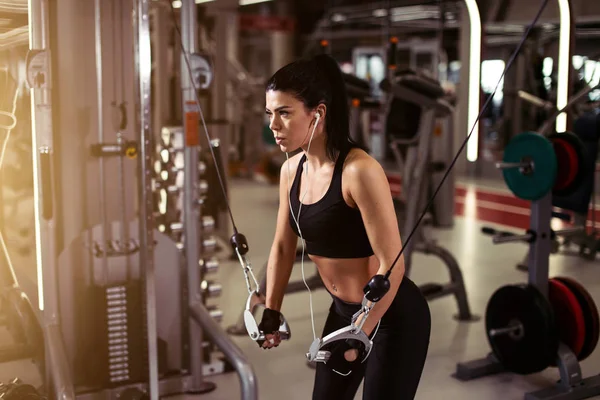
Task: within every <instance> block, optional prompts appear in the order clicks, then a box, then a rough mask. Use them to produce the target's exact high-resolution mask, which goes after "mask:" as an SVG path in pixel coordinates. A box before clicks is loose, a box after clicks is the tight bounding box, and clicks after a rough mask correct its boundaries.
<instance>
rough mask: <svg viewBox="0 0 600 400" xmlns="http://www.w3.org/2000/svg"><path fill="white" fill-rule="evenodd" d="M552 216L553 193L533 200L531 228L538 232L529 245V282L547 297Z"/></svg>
mask: <svg viewBox="0 0 600 400" xmlns="http://www.w3.org/2000/svg"><path fill="white" fill-rule="evenodd" d="M551 218H552V193H549V194H547V195H546V196H544V197H543V198H541V199H539V200H537V201H534V202H532V204H531V217H530V225H529V228H530V229H531V230H532V231H533V232H535V233H536V238H535V240H534V241H533V242H532V243H531V244H530V245H529V263H528V264H529V269H528V273H529V283H530V284H531V285H534V286H535V287H537V288H538V289H539V291H540V292H541V293H542V294H543V295H544V297H546V298H548V274H549V264H550V250H551V247H552V237H551V230H550V219H551ZM532 266H534V267H532Z"/></svg>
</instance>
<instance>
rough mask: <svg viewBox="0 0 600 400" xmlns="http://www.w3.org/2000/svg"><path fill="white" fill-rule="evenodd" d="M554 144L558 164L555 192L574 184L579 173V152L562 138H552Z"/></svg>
mask: <svg viewBox="0 0 600 400" xmlns="http://www.w3.org/2000/svg"><path fill="white" fill-rule="evenodd" d="M552 144H553V145H554V152H555V153H556V161H557V163H558V169H557V171H556V172H557V174H556V183H555V184H554V190H562V189H564V188H566V187H567V186H569V185H571V184H572V183H573V181H574V180H575V177H576V176H577V172H578V171H579V164H578V161H577V152H576V151H575V149H574V148H573V146H572V145H571V144H570V143H569V142H567V141H566V140H564V139H562V138H558V137H554V138H552Z"/></svg>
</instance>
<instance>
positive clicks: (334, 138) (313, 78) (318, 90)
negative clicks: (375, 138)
mask: <svg viewBox="0 0 600 400" xmlns="http://www.w3.org/2000/svg"><path fill="white" fill-rule="evenodd" d="M269 90H279V91H282V92H287V93H290V94H292V95H293V96H294V97H296V98H297V99H298V100H300V101H301V102H302V103H304V106H305V107H306V108H309V109H313V108H316V107H317V106H318V105H319V104H325V106H326V107H327V112H326V115H325V127H326V132H327V137H326V139H325V148H326V152H327V156H328V157H329V158H330V159H331V160H335V157H336V152H337V151H340V152H342V151H347V150H350V149H351V148H352V147H359V148H362V146H360V145H359V144H358V143H356V142H355V141H354V140H353V139H352V138H351V137H350V113H349V110H348V101H349V98H348V94H347V91H346V83H345V82H344V76H343V74H342V71H341V69H340V67H339V65H338V63H337V62H336V61H335V60H334V59H333V58H332V57H330V56H328V55H326V54H319V55H317V56H315V57H313V58H310V59H300V60H297V61H294V62H292V63H290V64H288V65H286V66H284V67H282V68H281V69H279V70H278V71H277V72H275V74H274V75H273V76H272V77H271V79H269V81H268V82H267V85H266V91H269Z"/></svg>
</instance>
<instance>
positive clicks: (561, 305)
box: [548, 279, 585, 355]
mask: <svg viewBox="0 0 600 400" xmlns="http://www.w3.org/2000/svg"><path fill="white" fill-rule="evenodd" d="M548 299H549V300H550V304H551V305H552V310H553V311H554V315H555V317H556V327H557V329H558V334H559V338H560V340H561V341H562V342H563V343H564V344H566V345H567V346H569V348H570V349H571V351H572V352H573V353H574V354H575V355H577V354H579V353H580V352H581V349H582V348H583V343H584V342H585V319H584V318H583V310H582V309H581V306H580V305H579V301H577V297H575V295H574V294H573V292H571V290H570V289H569V288H568V287H567V286H566V285H565V284H564V283H562V282H560V281H558V280H555V279H550V280H549V281H548Z"/></svg>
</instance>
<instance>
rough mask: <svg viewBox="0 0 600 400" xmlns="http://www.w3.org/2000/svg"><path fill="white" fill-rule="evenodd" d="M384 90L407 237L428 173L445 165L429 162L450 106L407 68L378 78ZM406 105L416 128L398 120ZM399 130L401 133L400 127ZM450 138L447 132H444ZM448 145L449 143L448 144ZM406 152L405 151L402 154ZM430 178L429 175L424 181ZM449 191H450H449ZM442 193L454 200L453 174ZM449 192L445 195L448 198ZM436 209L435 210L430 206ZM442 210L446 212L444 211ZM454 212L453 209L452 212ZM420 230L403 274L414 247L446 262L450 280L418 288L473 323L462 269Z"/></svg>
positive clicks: (429, 183) (428, 187) (433, 84)
mask: <svg viewBox="0 0 600 400" xmlns="http://www.w3.org/2000/svg"><path fill="white" fill-rule="evenodd" d="M382 89H383V90H384V91H385V92H387V93H388V96H387V102H386V105H385V110H386V111H385V113H386V115H387V122H386V124H387V126H388V131H387V135H388V136H390V146H391V147H392V149H393V151H394V155H395V157H396V161H397V164H398V167H399V169H400V171H402V186H403V190H402V196H403V198H404V199H405V205H404V208H403V209H401V210H398V212H397V214H398V215H399V217H400V218H399V225H400V229H401V232H402V237H403V238H406V237H408V235H409V232H410V230H411V229H412V228H413V227H415V226H417V218H418V213H419V210H420V209H422V208H423V207H424V205H425V202H426V201H427V198H428V197H429V194H430V191H432V190H433V189H434V188H433V186H435V185H437V182H434V180H432V179H431V178H430V177H431V175H432V172H433V171H438V170H440V169H441V170H444V169H445V168H446V165H440V164H438V163H432V162H431V154H432V153H431V151H432V149H431V143H432V138H433V136H434V130H435V121H436V118H442V119H446V120H447V121H446V124H447V126H448V127H451V126H452V122H450V121H451V120H452V118H451V116H452V113H453V108H452V106H451V105H450V104H449V103H448V102H447V101H445V100H444V99H443V96H444V91H443V89H442V88H441V86H440V85H439V83H438V82H437V81H435V80H433V79H431V78H428V77H427V76H425V75H424V74H421V73H419V72H417V71H411V70H406V71H402V72H398V73H396V74H395V76H394V79H393V80H392V81H391V82H390V80H388V79H386V80H384V81H383V82H382ZM405 104H409V105H410V107H413V108H416V110H417V112H418V113H419V114H420V120H419V124H418V128H417V127H414V128H415V129H414V130H412V128H411V129H407V128H406V126H405V125H404V124H403V123H402V121H403V120H402V121H399V120H397V118H398V117H397V116H398V113H397V111H398V108H397V107H403V106H404V105H405ZM400 128H402V132H399V131H398V129H400ZM448 136H449V138H451V137H452V135H451V134H449V135H448ZM451 147H452V146H451V145H449V146H448V148H451ZM402 153H404V154H405V155H404V156H403V154H402ZM428 178H429V179H428ZM450 190H451V191H452V194H451V195H450ZM441 191H443V193H441V195H440V196H439V197H437V200H436V201H437V202H439V203H441V202H446V203H447V205H448V204H454V185H453V183H452V178H450V182H447V183H445V184H444V186H443V187H442V189H441ZM448 196H449V197H448ZM434 213H438V212H437V211H435V210H434ZM442 213H444V214H445V213H446V211H443V212H442ZM451 213H453V210H452V212H451ZM422 229H423V228H422V227H421V228H419V229H418V230H417V231H416V232H415V234H416V235H417V236H416V237H415V238H414V239H413V240H411V241H410V242H408V243H405V244H404V248H403V249H404V265H405V271H406V272H405V273H406V275H407V276H408V275H409V274H410V268H411V264H412V253H413V251H418V252H421V253H423V254H428V255H434V256H437V257H439V258H440V259H441V260H442V262H443V263H444V264H445V265H446V266H447V268H448V270H449V275H450V282H449V283H446V284H441V283H427V284H424V285H422V286H421V287H420V288H421V291H422V292H423V294H424V295H425V296H426V297H427V299H429V300H433V299H437V298H441V297H444V296H447V295H452V296H454V297H455V298H456V302H457V305H458V315H457V317H456V318H457V319H458V320H461V321H475V320H477V319H478V317H477V316H474V315H473V314H472V313H471V310H470V307H469V302H468V299H467V293H466V289H465V285H464V280H463V276H462V271H461V270H460V267H459V265H458V262H457V261H456V259H455V258H454V256H453V255H452V254H450V252H448V250H446V249H444V248H443V247H441V246H439V245H438V244H436V243H434V242H433V241H431V240H428V239H427V238H426V237H425V236H424V235H423V230H422Z"/></svg>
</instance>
